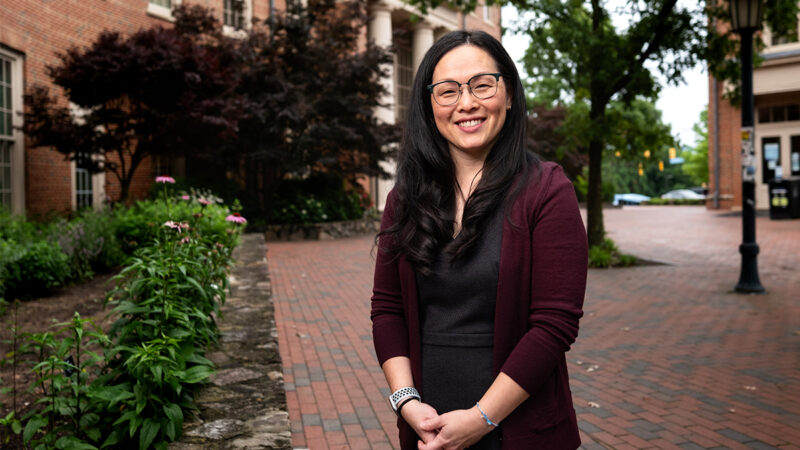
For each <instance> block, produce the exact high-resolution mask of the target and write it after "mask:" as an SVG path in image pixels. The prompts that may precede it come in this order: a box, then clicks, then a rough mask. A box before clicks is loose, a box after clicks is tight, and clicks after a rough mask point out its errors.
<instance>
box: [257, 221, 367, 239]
mask: <svg viewBox="0 0 800 450" xmlns="http://www.w3.org/2000/svg"><path fill="white" fill-rule="evenodd" d="M378 231H380V220H378V219H360V220H347V221H341V222H322V223H307V224H293V225H268V226H267V229H266V231H264V238H265V239H266V240H267V241H305V240H310V241H326V240H331V239H339V238H344V237H350V236H360V235H362V234H375V233H377V232H378Z"/></svg>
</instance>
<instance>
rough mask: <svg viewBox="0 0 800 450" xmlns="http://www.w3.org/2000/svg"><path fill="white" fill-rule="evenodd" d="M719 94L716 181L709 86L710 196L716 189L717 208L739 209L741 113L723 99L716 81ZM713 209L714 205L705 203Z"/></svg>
mask: <svg viewBox="0 0 800 450" xmlns="http://www.w3.org/2000/svg"><path fill="white" fill-rule="evenodd" d="M716 84H717V95H719V160H720V164H719V182H717V180H716V179H715V176H714V175H715V170H714V166H715V158H714V92H713V85H714V83H713V82H711V83H708V85H709V88H708V89H709V102H708V131H709V132H708V178H709V195H712V194H713V192H714V190H715V189H717V186H718V189H719V207H720V209H733V210H740V209H741V207H742V175H741V156H740V152H741V146H742V144H741V134H740V133H741V124H742V116H741V114H742V113H741V110H740V109H739V108H736V107H734V106H732V105H731V104H730V102H728V101H727V100H726V99H725V98H724V97H723V83H721V82H718V83H716ZM706 205H707V207H708V208H713V207H714V203H713V202H712V201H709V202H707V203H706Z"/></svg>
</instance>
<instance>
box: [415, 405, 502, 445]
mask: <svg viewBox="0 0 800 450" xmlns="http://www.w3.org/2000/svg"><path fill="white" fill-rule="evenodd" d="M402 416H403V419H405V421H406V422H407V423H408V424H409V425H411V428H413V429H414V431H415V432H416V433H417V436H419V437H420V438H421V439H422V440H421V441H419V442H418V443H417V447H418V449H419V450H439V449H441V450H461V449H463V448H467V447H469V446H470V445H472V444H475V443H476V442H478V441H480V440H481V438H482V437H483V436H484V435H486V434H487V433H489V432H490V431H492V429H493V428H494V427H492V426H491V425H489V424H487V423H486V421H485V420H483V418H482V417H481V414H480V412H478V410H477V408H476V407H474V406H473V407H472V408H470V409H457V410H454V411H450V412H448V413H444V414H441V415H439V414H438V413H437V412H436V410H435V409H434V408H433V407H432V406H430V405H428V404H426V403H422V402H419V401H416V400H414V401H411V402H409V403H408V404H406V405H405V406H404V407H403V409H402Z"/></svg>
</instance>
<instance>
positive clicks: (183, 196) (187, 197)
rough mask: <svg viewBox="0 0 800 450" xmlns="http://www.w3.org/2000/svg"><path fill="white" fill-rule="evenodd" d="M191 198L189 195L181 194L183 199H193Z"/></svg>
mask: <svg viewBox="0 0 800 450" xmlns="http://www.w3.org/2000/svg"><path fill="white" fill-rule="evenodd" d="M191 198H192V197H189V196H188V195H181V200H191Z"/></svg>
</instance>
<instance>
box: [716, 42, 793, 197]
mask: <svg viewBox="0 0 800 450" xmlns="http://www.w3.org/2000/svg"><path fill="white" fill-rule="evenodd" d="M762 36H763V40H764V42H765V43H766V44H767V47H766V48H765V49H764V51H763V52H762V53H761V58H763V62H762V64H761V65H760V66H759V67H758V68H756V69H755V71H754V73H753V95H754V97H755V147H756V148H755V150H756V163H755V167H756V209H768V208H769V193H768V191H767V188H768V186H767V183H769V181H770V180H771V179H773V178H774V177H775V174H776V172H778V171H780V172H782V175H783V177H789V176H800V42H798V39H797V34H795V35H794V36H779V35H775V34H773V33H771V31H770V30H769V29H767V28H766V27H765V29H764V31H763V35H762ZM726 88H727V86H726V85H724V83H721V82H716V81H715V80H714V79H713V78H710V83H709V102H708V103H709V110H708V130H709V152H708V153H709V155H708V157H709V197H711V199H710V200H709V201H708V202H707V205H708V207H709V208H714V207H715V203H716V205H717V207H719V208H721V209H731V210H741V207H742V173H741V172H742V169H741V158H740V152H741V135H740V131H741V110H740V109H739V108H734V107H732V106H731V104H730V103H729V102H728V101H727V100H725V99H724V98H723V93H724V92H725V90H726ZM716 105H718V106H716ZM717 174H718V175H717Z"/></svg>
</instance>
